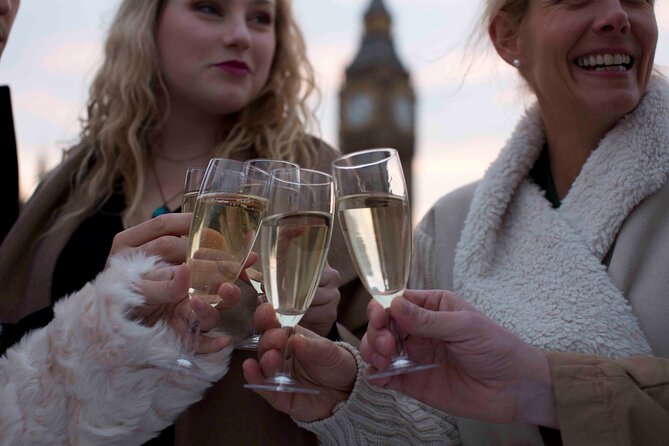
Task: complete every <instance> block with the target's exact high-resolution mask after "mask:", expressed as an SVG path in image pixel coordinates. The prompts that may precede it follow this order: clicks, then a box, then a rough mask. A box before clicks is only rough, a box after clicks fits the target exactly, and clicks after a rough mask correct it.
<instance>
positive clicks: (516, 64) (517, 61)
mask: <svg viewBox="0 0 669 446" xmlns="http://www.w3.org/2000/svg"><path fill="white" fill-rule="evenodd" d="M511 65H513V66H514V67H516V68H520V59H513V60H512V61H511Z"/></svg>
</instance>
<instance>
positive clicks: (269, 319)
mask: <svg viewBox="0 0 669 446" xmlns="http://www.w3.org/2000/svg"><path fill="white" fill-rule="evenodd" d="M253 324H254V326H255V327H256V330H258V331H259V332H261V333H262V332H265V331H267V330H269V329H271V328H277V327H280V326H281V325H280V324H279V321H278V320H277V318H276V313H275V312H274V308H272V305H271V304H269V303H264V304H261V305H259V306H258V308H257V309H256V312H255V314H254V315H253Z"/></svg>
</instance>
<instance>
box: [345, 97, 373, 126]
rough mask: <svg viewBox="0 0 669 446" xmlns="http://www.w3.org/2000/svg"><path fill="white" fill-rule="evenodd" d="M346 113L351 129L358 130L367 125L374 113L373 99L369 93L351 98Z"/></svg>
mask: <svg viewBox="0 0 669 446" xmlns="http://www.w3.org/2000/svg"><path fill="white" fill-rule="evenodd" d="M344 112H345V117H346V120H347V122H348V125H349V126H350V127H352V128H357V127H363V126H365V125H367V124H368V123H369V122H370V121H371V119H372V113H373V112H374V103H373V101H372V97H371V96H370V95H369V94H368V93H357V94H355V95H353V96H351V98H350V99H349V100H348V103H347V104H346V109H345V110H344Z"/></svg>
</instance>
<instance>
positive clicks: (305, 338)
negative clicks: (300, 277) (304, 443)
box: [243, 304, 357, 422]
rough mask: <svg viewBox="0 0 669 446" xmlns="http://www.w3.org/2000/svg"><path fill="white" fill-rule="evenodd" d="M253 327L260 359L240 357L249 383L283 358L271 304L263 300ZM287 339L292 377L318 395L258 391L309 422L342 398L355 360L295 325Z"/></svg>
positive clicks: (266, 374) (279, 407) (352, 375)
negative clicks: (293, 332)
mask: <svg viewBox="0 0 669 446" xmlns="http://www.w3.org/2000/svg"><path fill="white" fill-rule="evenodd" d="M255 322H256V327H257V328H258V329H259V331H264V332H265V333H264V334H263V336H262V338H261V340H260V346H259V348H258V355H259V358H260V361H259V362H258V361H256V360H254V359H247V360H246V361H244V365H243V368H244V376H245V377H246V380H247V381H248V382H249V383H251V384H256V383H259V382H261V381H262V380H263V379H265V378H266V377H269V376H272V375H274V372H275V371H276V370H277V369H278V368H279V366H280V365H281V362H282V361H283V351H284V348H285V346H286V341H287V333H286V331H285V330H282V329H280V328H277V327H279V324H278V322H277V320H276V315H275V313H274V310H273V309H272V307H271V305H269V304H263V305H261V306H260V307H258V310H257V311H256V314H255ZM295 333H296V334H295V336H293V337H292V338H291V340H290V348H291V349H292V355H293V370H292V374H293V378H295V379H296V380H297V381H299V382H301V383H303V384H305V385H307V386H312V387H318V388H319V390H320V393H319V394H318V395H306V394H303V393H283V392H258V393H259V394H260V395H261V396H262V397H263V398H265V399H266V400H267V401H268V402H269V403H270V404H271V405H272V407H274V408H275V409H277V410H279V411H281V412H284V413H286V414H288V415H291V416H293V417H295V418H297V419H298V420H301V421H305V422H310V421H316V420H320V419H322V418H326V417H328V416H330V415H331V414H332V409H333V408H334V406H335V405H336V404H337V403H338V402H340V401H345V400H346V399H347V398H348V396H349V395H350V393H351V390H352V389H353V385H354V384H355V379H356V376H357V364H356V361H355V358H354V357H353V355H351V354H350V353H349V352H348V351H347V350H345V349H344V348H342V347H339V346H338V345H337V344H335V343H334V342H332V341H329V340H328V339H325V338H322V337H320V336H318V335H316V334H315V333H312V332H310V331H309V330H307V329H305V328H302V327H299V326H298V327H297V328H296V330H295Z"/></svg>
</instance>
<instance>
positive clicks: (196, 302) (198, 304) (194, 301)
mask: <svg viewBox="0 0 669 446" xmlns="http://www.w3.org/2000/svg"><path fill="white" fill-rule="evenodd" d="M190 304H191V306H192V307H193V309H194V310H201V309H203V308H204V306H205V303H204V302H203V301H202V300H201V299H198V298H197V297H193V298H191V300H190Z"/></svg>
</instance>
